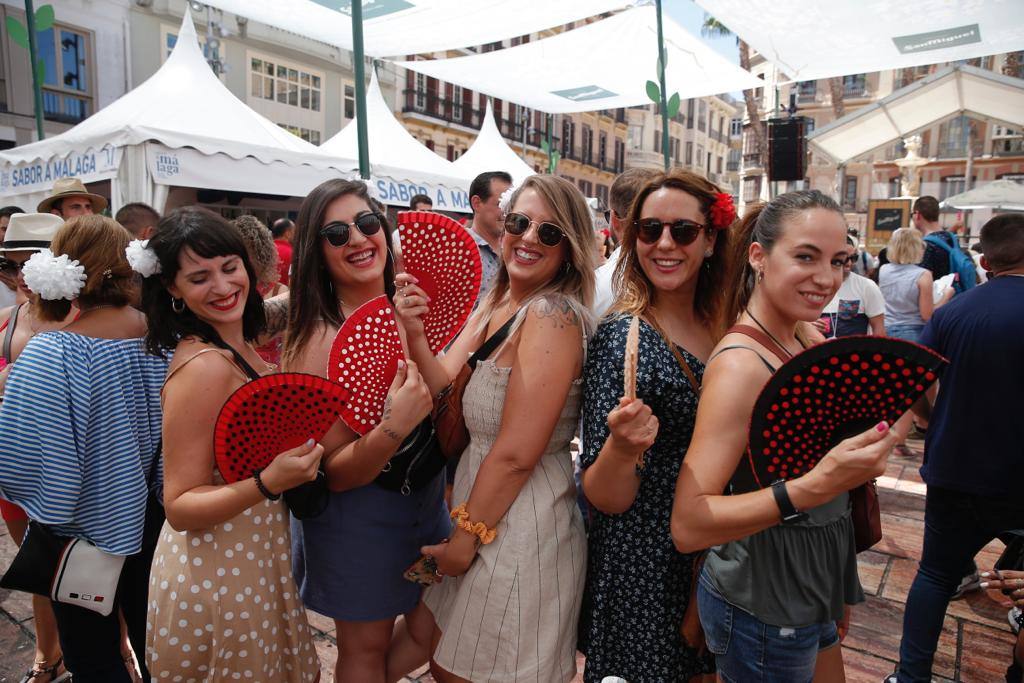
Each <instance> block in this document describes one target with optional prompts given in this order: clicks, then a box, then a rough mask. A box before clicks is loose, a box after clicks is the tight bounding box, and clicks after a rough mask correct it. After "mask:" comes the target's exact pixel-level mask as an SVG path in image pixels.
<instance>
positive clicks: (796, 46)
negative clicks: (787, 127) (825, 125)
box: [696, 0, 1024, 81]
mask: <svg viewBox="0 0 1024 683" xmlns="http://www.w3.org/2000/svg"><path fill="white" fill-rule="evenodd" d="M696 2H697V4H699V5H700V6H701V7H703V8H704V9H705V10H706V11H707V13H708V14H710V15H711V16H713V17H714V18H715V19H717V20H718V21H719V22H721V23H722V24H724V25H725V26H727V27H728V28H729V30H730V31H732V32H733V33H735V34H736V35H737V36H739V37H740V38H741V39H743V40H744V41H746V43H747V44H748V45H750V46H751V47H752V48H754V49H755V50H757V51H758V52H759V53H761V54H762V55H764V57H765V59H767V60H768V61H770V62H772V63H774V64H775V65H776V66H777V67H779V69H781V70H782V71H783V72H784V73H785V74H786V75H787V76H789V77H790V78H792V79H793V80H795V81H808V80H815V79H818V78H828V77H831V76H845V75H850V74H860V73H868V72H872V71H882V70H885V69H898V68H901V67H910V66H918V65H921V64H936V63H938V62H951V61H956V60H960V59H971V58H973V57H981V56H984V55H992V54H999V53H1002V52H1012V51H1015V50H1020V49H1022V48H1024V2H1021V1H1020V0H971V2H966V1H964V0H901V1H900V2H892V1H891V0H828V2H805V1H803V0H696Z"/></svg>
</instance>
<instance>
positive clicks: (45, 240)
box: [0, 213, 64, 252]
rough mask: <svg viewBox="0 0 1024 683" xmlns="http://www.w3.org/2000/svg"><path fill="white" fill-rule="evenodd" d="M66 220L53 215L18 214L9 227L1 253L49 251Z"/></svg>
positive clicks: (12, 217) (12, 218)
mask: <svg viewBox="0 0 1024 683" xmlns="http://www.w3.org/2000/svg"><path fill="white" fill-rule="evenodd" d="M62 225H64V219H63V218H61V217H60V216H56V215H54V214H52V213H16V214H13V215H12V216H11V222H10V223H9V224H8V225H7V234H6V235H5V236H4V241H3V244H0V251H4V252H7V251H38V250H39V249H48V248H49V247H50V242H51V241H53V236H54V235H56V234H57V231H58V230H60V228H61V226H62Z"/></svg>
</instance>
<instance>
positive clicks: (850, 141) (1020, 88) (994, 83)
mask: <svg viewBox="0 0 1024 683" xmlns="http://www.w3.org/2000/svg"><path fill="white" fill-rule="evenodd" d="M960 114H966V115H968V116H972V117H974V118H978V119H985V120H993V121H996V122H999V123H1003V124H1005V125H1008V126H1011V127H1016V128H1019V127H1024V80H1022V79H1019V78H1012V77H1010V76H1004V75H1002V74H997V73H994V72H991V71H987V70H985V69H977V68H975V67H972V66H950V67H946V68H944V69H942V70H940V71H937V72H936V73H934V74H932V75H930V76H927V77H925V78H923V79H921V80H919V81H917V82H916V83H912V84H910V85H908V86H907V87H905V88H901V89H899V90H897V91H896V92H894V93H892V94H891V95H889V96H888V97H886V98H884V99H881V100H879V101H877V102H873V103H871V104H869V105H867V106H864V107H862V108H860V109H858V110H857V111H855V112H853V113H851V114H847V115H846V116H844V117H842V118H840V119H837V120H836V121H833V122H832V123H830V124H829V125H827V126H824V127H822V128H819V129H817V130H815V131H814V132H813V133H811V134H810V135H809V136H808V137H807V140H808V141H809V142H810V143H811V144H812V145H814V147H816V148H817V149H818V150H820V151H821V152H823V153H824V154H826V155H828V156H829V157H831V158H832V159H833V160H834V161H835V162H837V163H845V162H847V161H850V160H851V159H854V158H856V157H859V156H861V155H862V154H866V153H868V152H871V151H873V150H875V149H878V148H879V147H882V146H884V145H887V144H891V143H893V142H896V141H897V140H900V139H902V138H905V137H907V136H909V135H912V134H913V133H916V132H918V131H920V130H923V129H925V128H927V127H929V126H931V125H934V124H935V123H938V122H941V121H943V120H945V119H948V118H950V117H953V116H958V115H960Z"/></svg>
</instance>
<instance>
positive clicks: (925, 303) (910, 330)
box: [878, 228, 954, 342]
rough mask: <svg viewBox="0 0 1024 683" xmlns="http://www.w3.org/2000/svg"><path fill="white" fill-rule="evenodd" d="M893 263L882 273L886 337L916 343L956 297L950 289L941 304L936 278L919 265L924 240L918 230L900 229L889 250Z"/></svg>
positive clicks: (896, 231) (890, 259)
mask: <svg viewBox="0 0 1024 683" xmlns="http://www.w3.org/2000/svg"><path fill="white" fill-rule="evenodd" d="M886 254H887V255H888V257H889V262H888V263H886V264H885V265H883V266H882V267H881V268H880V269H879V271H878V286H879V288H881V290H882V296H883V297H884V298H885V333H886V334H887V335H888V336H890V337H896V338H897V339H906V340H907V341H912V342H916V341H917V338H918V337H919V336H921V330H923V329H924V324H925V323H926V322H928V321H929V320H931V317H932V313H933V312H934V311H935V308H936V307H938V306H941V305H942V304H944V303H946V302H947V301H949V300H950V299H951V298H952V296H953V293H954V289H953V288H952V287H947V288H946V291H945V292H943V294H942V298H941V299H939V301H938V302H936V301H935V300H934V296H933V294H932V285H933V280H932V274H931V271H929V270H928V269H926V268H922V267H921V266H919V265H917V264H919V263H920V262H921V258H922V257H923V256H924V240H923V239H922V238H921V233H920V232H918V230H917V228H899V229H897V230H895V231H893V233H892V237H890V238H889V244H888V246H887V247H886Z"/></svg>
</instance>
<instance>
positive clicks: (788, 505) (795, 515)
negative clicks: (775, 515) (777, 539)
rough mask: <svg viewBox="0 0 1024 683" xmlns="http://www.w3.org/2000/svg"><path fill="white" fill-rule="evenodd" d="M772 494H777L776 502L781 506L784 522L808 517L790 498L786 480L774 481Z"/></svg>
mask: <svg viewBox="0 0 1024 683" xmlns="http://www.w3.org/2000/svg"><path fill="white" fill-rule="evenodd" d="M772 494H773V495H774V496H775V504H776V505H778V506H779V513H780V514H781V515H782V523H783V524H795V523H797V522H802V521H803V520H805V519H807V513H806V512H801V511H800V510H797V509H796V508H795V507H794V506H793V501H791V500H790V499H789V493H787V492H786V482H785V480H783V479H779V480H778V481H774V482H772Z"/></svg>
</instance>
